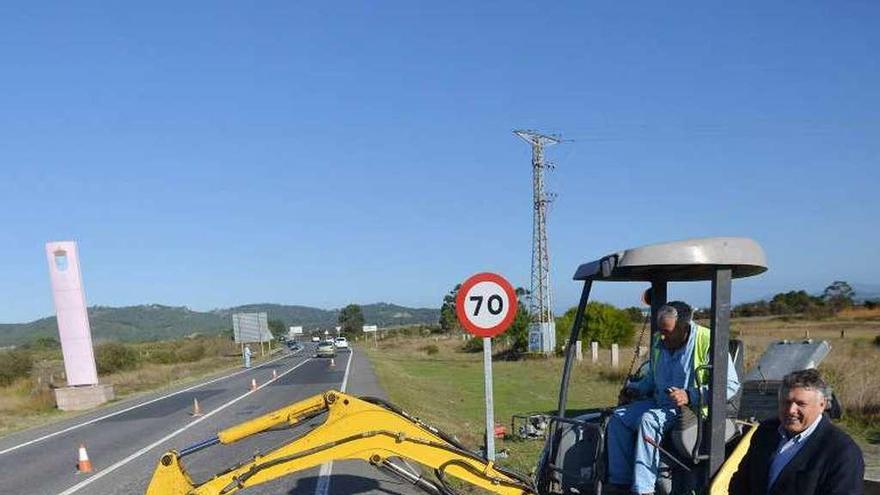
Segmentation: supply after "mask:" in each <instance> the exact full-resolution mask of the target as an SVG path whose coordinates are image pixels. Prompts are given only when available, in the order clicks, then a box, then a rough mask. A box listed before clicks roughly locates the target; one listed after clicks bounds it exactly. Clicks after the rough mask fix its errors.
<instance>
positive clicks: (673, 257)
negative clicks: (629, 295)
mask: <svg viewBox="0 0 880 495" xmlns="http://www.w3.org/2000/svg"><path fill="white" fill-rule="evenodd" d="M719 267H728V268H731V270H732V277H733V278H743V277H751V276H753V275H758V274H759V273H763V272H765V271H767V258H766V256H765V255H764V250H763V249H762V248H761V246H760V245H758V243H757V242H755V241H753V240H752V239H749V238H746V237H704V238H699V239H687V240H683V241H674V242H666V243H662V244H651V245H650V246H643V247H637V248H632V249H627V250H625V251H620V252H617V253H612V254H609V255H608V256H604V257H602V258H600V259H598V260H595V261H591V262H589V263H584V264H582V265H581V266H579V267H578V269H577V271H576V272H575V274H574V279H575V280H608V281H618V282H642V281H643V282H651V281H667V282H688V281H699V280H711V279H712V277H713V276H714V273H715V270H716V269H717V268H719Z"/></svg>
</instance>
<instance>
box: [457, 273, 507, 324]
mask: <svg viewBox="0 0 880 495" xmlns="http://www.w3.org/2000/svg"><path fill="white" fill-rule="evenodd" d="M516 305H517V302H516V292H515V291H514V290H513V286H511V285H510V282H508V281H507V280H505V279H504V277H502V276H500V275H497V274H495V273H478V274H476V275H473V276H471V277H469V278H468V279H467V280H465V281H464V283H463V284H462V285H461V288H459V289H458V294H457V295H456V298H455V312H456V314H457V316H458V321H459V322H460V323H461V326H462V327H464V329H465V330H467V331H468V333H470V334H472V335H475V336H477V337H494V336H496V335H499V334H501V333H503V332H504V331H505V330H507V328H508V327H509V326H510V324H511V323H512V322H513V319H514V318H515V317H516Z"/></svg>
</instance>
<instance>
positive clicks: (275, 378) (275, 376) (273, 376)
mask: <svg viewBox="0 0 880 495" xmlns="http://www.w3.org/2000/svg"><path fill="white" fill-rule="evenodd" d="M272 379H273V380H277V379H278V372H277V371H275V370H272Z"/></svg>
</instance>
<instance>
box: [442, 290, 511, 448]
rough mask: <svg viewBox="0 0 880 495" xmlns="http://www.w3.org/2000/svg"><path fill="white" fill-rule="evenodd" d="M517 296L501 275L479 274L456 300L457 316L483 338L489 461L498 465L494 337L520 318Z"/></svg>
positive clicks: (471, 332) (470, 331) (465, 325)
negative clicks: (496, 454) (493, 363)
mask: <svg viewBox="0 0 880 495" xmlns="http://www.w3.org/2000/svg"><path fill="white" fill-rule="evenodd" d="M516 306H517V301H516V292H515V291H514V290H513V286H511V285H510V283H509V282H508V281H507V280H505V279H504V278H503V277H501V276H500V275H496V274H494V273H485V272H484V273H478V274H476V275H473V276H471V277H469V278H468V279H467V280H465V281H464V283H462V284H461V288H459V290H458V294H457V295H456V297H455V313H456V315H457V316H458V321H459V322H460V323H461V326H462V327H463V328H464V329H465V330H467V331H468V333H470V334H471V335H474V336H476V337H482V338H483V374H484V377H485V393H486V459H488V460H490V461H493V462H494V461H495V409H494V405H493V401H492V337H495V336H497V335H500V334H501V333H503V332H504V331H505V330H507V328H508V327H510V324H511V323H513V320H514V318H515V317H516Z"/></svg>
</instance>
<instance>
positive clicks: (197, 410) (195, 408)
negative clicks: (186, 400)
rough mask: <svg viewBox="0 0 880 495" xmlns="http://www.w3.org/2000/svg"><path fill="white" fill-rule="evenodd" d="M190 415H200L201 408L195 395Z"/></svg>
mask: <svg viewBox="0 0 880 495" xmlns="http://www.w3.org/2000/svg"><path fill="white" fill-rule="evenodd" d="M192 415H193V416H201V415H202V408H200V407H199V399H196V398H195V397H193V412H192Z"/></svg>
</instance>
